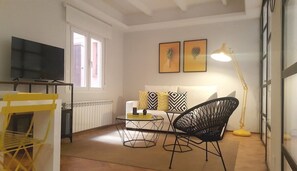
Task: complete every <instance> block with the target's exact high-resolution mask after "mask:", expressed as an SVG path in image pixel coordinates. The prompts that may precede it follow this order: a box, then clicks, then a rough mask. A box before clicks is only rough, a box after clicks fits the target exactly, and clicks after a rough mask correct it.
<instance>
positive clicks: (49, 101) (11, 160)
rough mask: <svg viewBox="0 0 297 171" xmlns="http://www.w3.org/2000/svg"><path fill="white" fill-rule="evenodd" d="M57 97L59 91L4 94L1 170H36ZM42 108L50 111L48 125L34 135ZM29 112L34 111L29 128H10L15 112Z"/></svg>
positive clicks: (0, 131)
mask: <svg viewBox="0 0 297 171" xmlns="http://www.w3.org/2000/svg"><path fill="white" fill-rule="evenodd" d="M57 98H58V95H57V94H31V93H26V94H7V95H5V96H4V97H3V102H5V103H6V106H2V109H1V114H0V121H1V123H0V124H1V125H0V170H5V171H6V170H7V171H10V170H15V171H18V170H21V171H22V170H24V171H27V170H36V169H35V167H34V162H35V160H36V158H37V157H38V154H39V152H40V150H41V148H42V146H43V145H44V143H45V141H46V139H47V136H48V133H49V130H50V125H51V122H52V120H53V114H54V110H55V109H56V102H55V101H56V99H57ZM34 101H38V103H36V102H34ZM40 111H49V112H50V115H49V119H48V122H47V125H44V126H45V129H44V131H43V133H42V134H43V135H41V134H40V133H39V135H38V136H35V135H34V134H33V128H34V124H35V123H34V121H35V119H34V118H35V116H36V115H38V112H40ZM26 112H27V113H28V112H33V113H34V114H33V117H32V119H31V123H30V125H29V127H28V129H27V131H25V132H14V131H10V130H7V128H8V125H9V123H10V120H11V116H12V115H17V114H24V113H26ZM36 112H37V113H36ZM32 149H33V152H32Z"/></svg>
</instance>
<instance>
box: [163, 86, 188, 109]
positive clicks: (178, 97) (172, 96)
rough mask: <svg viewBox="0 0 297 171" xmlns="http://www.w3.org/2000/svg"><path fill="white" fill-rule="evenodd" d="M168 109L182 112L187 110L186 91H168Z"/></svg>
mask: <svg viewBox="0 0 297 171" xmlns="http://www.w3.org/2000/svg"><path fill="white" fill-rule="evenodd" d="M168 94H169V97H168V103H169V104H168V110H169V111H179V112H183V111H185V110H187V92H185V93H177V92H171V91H169V92H168Z"/></svg>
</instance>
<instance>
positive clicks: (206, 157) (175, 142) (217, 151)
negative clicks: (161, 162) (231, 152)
mask: <svg viewBox="0 0 297 171" xmlns="http://www.w3.org/2000/svg"><path fill="white" fill-rule="evenodd" d="M177 141H178V137H177V136H175V141H174V146H173V150H172V153H171V159H170V164H169V169H171V166H172V162H173V157H174V152H175V148H176V145H177ZM211 144H212V145H213V147H214V149H215V151H216V153H215V152H213V151H208V142H205V149H204V148H202V147H199V146H196V145H197V144H196V145H195V144H192V145H194V146H196V147H198V148H200V149H203V150H205V161H208V153H211V154H214V155H216V156H218V157H220V158H221V161H222V163H223V166H224V170H225V171H226V170H227V169H226V165H225V162H224V158H223V155H222V152H221V149H220V145H219V142H218V141H216V146H215V145H214V143H213V142H211Z"/></svg>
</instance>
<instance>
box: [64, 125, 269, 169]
mask: <svg viewBox="0 0 297 171" xmlns="http://www.w3.org/2000/svg"><path fill="white" fill-rule="evenodd" d="M98 131H104V129H97V130H93V131H88V132H84V133H79V134H75V135H74V137H73V140H74V141H75V140H78V139H80V138H84V135H86V134H96V133H98ZM224 138H225V139H232V140H237V141H239V142H240V143H239V149H238V153H237V159H236V164H235V171H266V170H267V169H266V165H265V152H264V146H263V144H262V142H261V141H260V138H259V134H253V135H252V136H251V137H238V136H234V135H233V134H232V133H231V132H226V134H225V137H224ZM62 143H63V142H62ZM81 170H86V171H97V170H100V171H118V170H123V171H152V170H150V169H143V168H138V167H131V166H125V165H120V164H114V163H108V162H101V161H94V160H88V159H82V158H76V157H68V156H63V155H62V156H61V171H81Z"/></svg>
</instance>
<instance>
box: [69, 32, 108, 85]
mask: <svg viewBox="0 0 297 171" xmlns="http://www.w3.org/2000/svg"><path fill="white" fill-rule="evenodd" d="M71 37H72V39H71V40H72V42H71V46H72V53H71V79H72V82H73V84H74V86H75V87H81V88H84V89H90V88H102V86H103V54H104V51H103V49H104V48H103V47H104V40H103V39H102V38H100V37H98V36H92V35H91V34H90V33H84V32H82V31H79V30H77V29H72V31H71Z"/></svg>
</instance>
